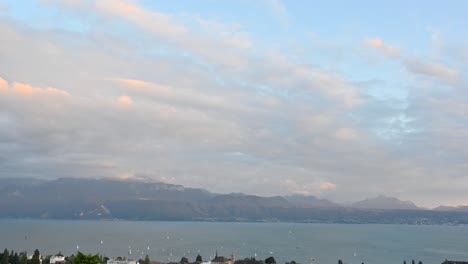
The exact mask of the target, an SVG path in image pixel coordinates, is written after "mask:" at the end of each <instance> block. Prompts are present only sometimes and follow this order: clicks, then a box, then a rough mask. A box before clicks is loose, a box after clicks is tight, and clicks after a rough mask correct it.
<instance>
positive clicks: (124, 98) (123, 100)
mask: <svg viewBox="0 0 468 264" xmlns="http://www.w3.org/2000/svg"><path fill="white" fill-rule="evenodd" d="M118 102H119V104H121V105H124V106H131V105H132V104H133V100H132V98H130V97H129V96H126V95H122V96H120V97H119V99H118Z"/></svg>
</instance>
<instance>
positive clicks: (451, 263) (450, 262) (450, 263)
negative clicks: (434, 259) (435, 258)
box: [442, 260, 468, 264]
mask: <svg viewBox="0 0 468 264" xmlns="http://www.w3.org/2000/svg"><path fill="white" fill-rule="evenodd" d="M442 264H468V261H458V260H445V261H444V262H442Z"/></svg>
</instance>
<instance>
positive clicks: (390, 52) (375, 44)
mask: <svg viewBox="0 0 468 264" xmlns="http://www.w3.org/2000/svg"><path fill="white" fill-rule="evenodd" d="M364 43H365V44H366V45H367V46H368V47H371V48H374V49H376V50H378V51H380V52H382V53H383V54H384V55H385V56H386V57H388V58H396V57H399V56H400V54H401V50H400V48H398V47H396V46H392V45H389V44H386V43H384V42H383V40H382V39H380V38H379V37H376V38H369V39H366V40H364Z"/></svg>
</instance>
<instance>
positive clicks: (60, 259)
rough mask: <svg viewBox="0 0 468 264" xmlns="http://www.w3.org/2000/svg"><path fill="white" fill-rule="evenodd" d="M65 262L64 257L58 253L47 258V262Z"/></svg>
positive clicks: (58, 263) (57, 263) (51, 263)
mask: <svg viewBox="0 0 468 264" xmlns="http://www.w3.org/2000/svg"><path fill="white" fill-rule="evenodd" d="M65 262H66V261H65V257H64V256H60V255H56V256H52V257H50V260H49V264H65Z"/></svg>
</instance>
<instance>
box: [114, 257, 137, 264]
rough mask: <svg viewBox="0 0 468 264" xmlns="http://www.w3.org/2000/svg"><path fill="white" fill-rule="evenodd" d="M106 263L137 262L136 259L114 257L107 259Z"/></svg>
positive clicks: (122, 263) (131, 263)
mask: <svg viewBox="0 0 468 264" xmlns="http://www.w3.org/2000/svg"><path fill="white" fill-rule="evenodd" d="M107 264H137V261H136V260H130V259H122V258H116V259H108V260H107Z"/></svg>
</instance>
